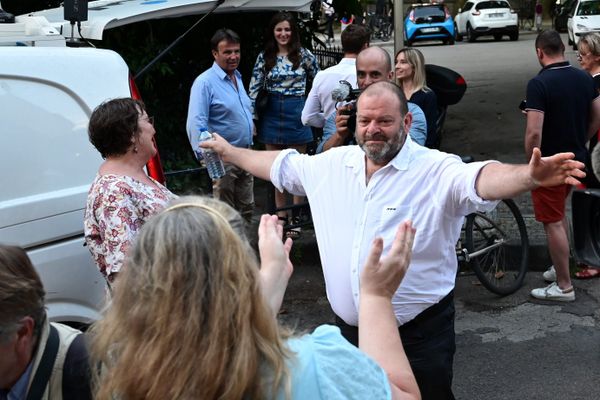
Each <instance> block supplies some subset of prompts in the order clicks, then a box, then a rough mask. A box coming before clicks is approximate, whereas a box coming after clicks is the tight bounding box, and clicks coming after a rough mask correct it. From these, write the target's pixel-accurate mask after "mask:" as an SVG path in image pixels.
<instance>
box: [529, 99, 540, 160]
mask: <svg viewBox="0 0 600 400" xmlns="http://www.w3.org/2000/svg"><path fill="white" fill-rule="evenodd" d="M543 125H544V113H543V112H540V111H532V110H530V111H527V128H526V129H525V156H526V157H527V160H531V154H532V153H533V148H534V147H538V148H539V147H540V146H541V145H542V126H543Z"/></svg>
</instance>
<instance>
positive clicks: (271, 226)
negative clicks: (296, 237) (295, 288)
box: [258, 214, 294, 315]
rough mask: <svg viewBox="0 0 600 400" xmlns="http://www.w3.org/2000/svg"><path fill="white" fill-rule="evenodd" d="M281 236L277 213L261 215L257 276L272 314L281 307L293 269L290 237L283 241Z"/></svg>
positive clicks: (281, 231) (275, 313) (281, 228)
mask: <svg viewBox="0 0 600 400" xmlns="http://www.w3.org/2000/svg"><path fill="white" fill-rule="evenodd" d="M282 236H283V226H282V225H280V224H278V223H277V215H268V214H265V215H263V216H261V218H260V225H259V226H258V252H259V254H260V271H259V277H260V282H261V286H262V292H263V295H264V296H265V299H266V300H267V302H268V304H269V306H270V307H271V310H272V311H273V315H277V313H278V312H279V309H280V308H281V303H282V302H283V296H284V294H285V289H286V288H287V284H288V281H289V279H290V276H292V272H293V271H294V266H293V265H292V262H291V261H290V250H291V248H292V239H290V238H288V239H287V240H286V241H285V243H283V242H282V241H281V238H282Z"/></svg>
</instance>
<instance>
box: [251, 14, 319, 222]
mask: <svg viewBox="0 0 600 400" xmlns="http://www.w3.org/2000/svg"><path fill="white" fill-rule="evenodd" d="M265 36H266V43H265V50H264V51H263V52H261V53H260V54H259V55H258V58H257V59H256V64H255V65H254V71H253V72H252V80H251V81H250V87H249V93H248V94H249V96H250V99H251V100H252V112H253V116H254V119H255V120H258V123H257V131H258V141H260V142H262V143H264V144H265V146H266V148H267V150H281V149H287V148H294V149H296V150H298V151H299V152H300V153H304V152H306V145H307V144H308V143H310V142H311V141H312V140H313V137H312V131H311V130H310V128H309V127H308V126H304V125H303V124H302V121H301V119H300V115H301V114H302V109H303V108H304V101H305V92H306V81H307V79H308V78H310V79H312V78H314V77H315V75H316V74H317V72H319V66H318V64H317V59H316V58H315V56H314V55H313V54H312V53H311V52H310V51H309V50H307V49H305V48H303V47H301V45H300V36H299V34H298V27H297V26H296V23H295V21H294V18H293V17H292V15H291V14H289V13H286V12H282V13H278V14H275V16H274V17H273V18H272V19H271V22H270V23H269V27H268V28H267V34H266V35H265ZM263 86H264V87H266V89H267V90H268V92H269V101H268V105H267V109H266V111H265V112H264V113H263V115H261V116H260V117H259V116H258V115H257V114H256V110H255V109H254V104H255V100H256V96H257V94H258V92H259V91H260V90H261V89H262V88H263ZM285 197H286V195H285V193H280V192H278V191H277V190H276V191H275V205H276V207H277V208H280V207H284V206H285ZM301 201H302V198H299V197H294V204H298V203H300V202H301ZM280 219H282V220H286V219H287V217H286V216H285V213H281V214H280Z"/></svg>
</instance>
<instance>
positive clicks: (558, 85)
mask: <svg viewBox="0 0 600 400" xmlns="http://www.w3.org/2000/svg"><path fill="white" fill-rule="evenodd" d="M535 51H536V54H537V57H538V61H539V63H540V65H541V66H542V67H543V68H542V70H541V71H540V72H539V74H538V75H537V76H536V77H535V78H533V79H531V80H530V81H529V83H528V85H527V105H526V108H525V111H526V112H527V130H526V132H525V154H526V155H527V157H528V159H529V158H531V154H532V152H533V148H534V147H539V148H540V150H541V151H542V155H543V156H545V157H547V156H551V155H553V154H556V153H560V152H569V151H570V152H573V153H575V159H577V160H579V161H582V162H585V160H586V157H587V150H586V147H585V146H586V143H587V142H588V140H589V138H590V137H591V136H592V135H593V134H594V133H595V132H597V131H598V128H599V127H600V98H599V97H598V92H597V91H596V89H595V86H594V81H593V80H592V78H591V77H590V76H589V75H588V74H586V73H585V72H584V71H582V70H579V69H577V68H574V67H572V66H571V64H569V62H568V61H567V60H566V59H565V56H564V52H565V46H564V44H563V42H562V40H561V38H560V35H559V34H558V32H556V31H554V30H547V31H543V32H542V33H540V34H539V35H538V37H537V38H536V41H535ZM588 173H591V171H588ZM569 192H570V186H568V185H561V186H555V187H550V188H541V187H540V188H538V189H535V190H533V191H532V192H531V195H532V199H533V208H534V212H535V218H536V220H538V221H540V222H541V223H543V224H544V230H545V232H546V238H547V241H548V250H549V252H550V258H551V259H552V262H553V263H554V265H553V266H551V267H550V268H549V269H548V271H546V272H544V279H545V280H547V281H549V282H551V284H550V285H549V286H547V287H544V288H540V289H533V290H532V291H531V295H532V296H533V297H535V298H538V299H542V300H554V301H573V300H575V291H574V290H573V286H572V285H571V278H570V276H569V239H568V233H567V223H566V219H565V202H566V199H567V197H568V195H569Z"/></svg>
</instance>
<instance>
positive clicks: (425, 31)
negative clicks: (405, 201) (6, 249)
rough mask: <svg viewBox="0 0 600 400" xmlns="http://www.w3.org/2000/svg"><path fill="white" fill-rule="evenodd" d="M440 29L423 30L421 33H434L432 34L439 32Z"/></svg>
mask: <svg viewBox="0 0 600 400" xmlns="http://www.w3.org/2000/svg"><path fill="white" fill-rule="evenodd" d="M439 31H440V28H421V32H423V33H432V32H439Z"/></svg>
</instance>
